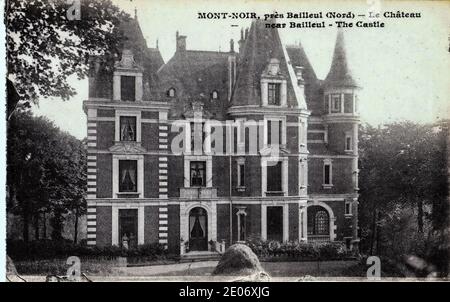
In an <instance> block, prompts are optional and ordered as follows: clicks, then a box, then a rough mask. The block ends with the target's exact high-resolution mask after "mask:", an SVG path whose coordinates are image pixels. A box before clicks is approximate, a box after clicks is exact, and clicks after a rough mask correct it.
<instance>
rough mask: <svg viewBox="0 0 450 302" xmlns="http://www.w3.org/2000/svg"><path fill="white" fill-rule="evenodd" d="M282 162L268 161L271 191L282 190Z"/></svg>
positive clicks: (268, 181)
mask: <svg viewBox="0 0 450 302" xmlns="http://www.w3.org/2000/svg"><path fill="white" fill-rule="evenodd" d="M281 177H282V175H281V162H280V161H278V162H268V163H267V191H269V192H281V191H282V184H281Z"/></svg>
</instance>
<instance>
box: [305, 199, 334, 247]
mask: <svg viewBox="0 0 450 302" xmlns="http://www.w3.org/2000/svg"><path fill="white" fill-rule="evenodd" d="M308 241H330V215H329V214H328V211H327V210H326V209H325V208H324V207H322V206H309V207H308Z"/></svg>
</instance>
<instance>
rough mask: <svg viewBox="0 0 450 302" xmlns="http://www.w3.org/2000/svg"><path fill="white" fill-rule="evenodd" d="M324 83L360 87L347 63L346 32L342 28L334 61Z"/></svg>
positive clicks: (331, 85)
mask: <svg viewBox="0 0 450 302" xmlns="http://www.w3.org/2000/svg"><path fill="white" fill-rule="evenodd" d="M324 85H325V86H326V87H358V84H357V83H356V81H355V80H354V79H353V76H352V73H351V71H350V68H349V66H348V63H347V55H346V51H345V41H344V32H343V31H342V30H339V31H338V34H337V37H336V44H335V47H334V54H333V61H332V63H331V68H330V71H329V73H328V75H327V77H326V78H325V81H324Z"/></svg>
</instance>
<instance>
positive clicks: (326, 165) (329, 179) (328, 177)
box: [323, 159, 333, 188]
mask: <svg viewBox="0 0 450 302" xmlns="http://www.w3.org/2000/svg"><path fill="white" fill-rule="evenodd" d="M323 186H324V187H325V188H330V187H332V186H333V166H332V164H331V160H329V159H326V160H324V161H323Z"/></svg>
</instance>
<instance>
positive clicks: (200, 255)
mask: <svg viewBox="0 0 450 302" xmlns="http://www.w3.org/2000/svg"><path fill="white" fill-rule="evenodd" d="M220 257H222V254H221V253H219V252H211V251H192V252H188V253H186V254H183V255H181V256H180V262H192V261H218V260H220Z"/></svg>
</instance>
